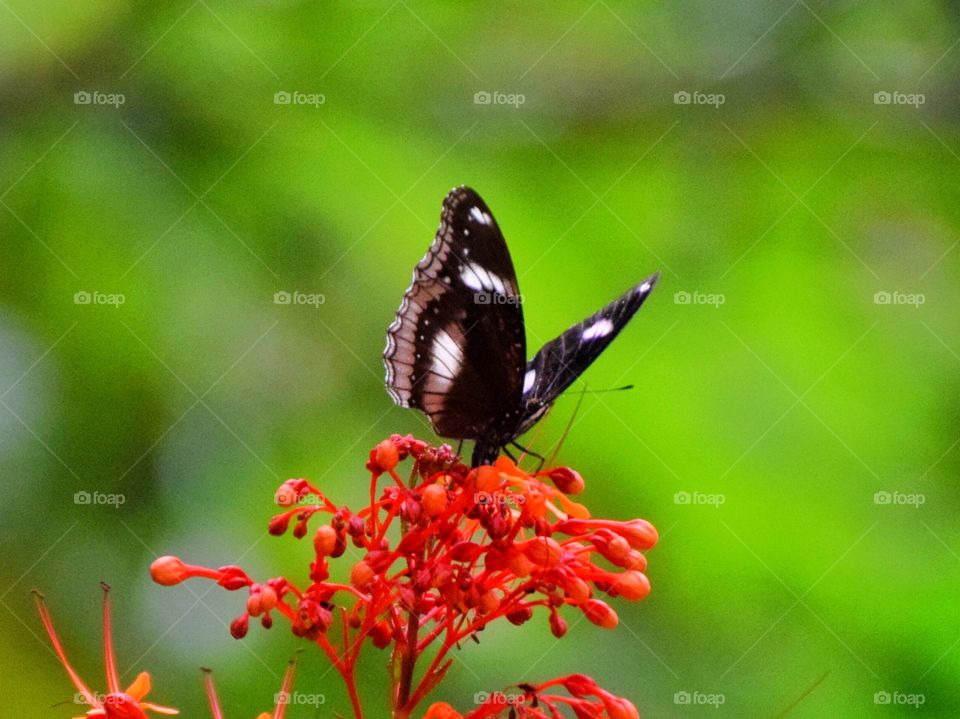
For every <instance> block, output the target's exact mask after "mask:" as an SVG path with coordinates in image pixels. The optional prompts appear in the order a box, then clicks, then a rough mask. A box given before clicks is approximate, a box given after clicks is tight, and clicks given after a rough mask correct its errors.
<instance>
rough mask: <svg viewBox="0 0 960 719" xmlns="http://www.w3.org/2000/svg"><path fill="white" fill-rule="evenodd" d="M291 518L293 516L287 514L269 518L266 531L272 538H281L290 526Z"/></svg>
mask: <svg viewBox="0 0 960 719" xmlns="http://www.w3.org/2000/svg"><path fill="white" fill-rule="evenodd" d="M292 517H293V515H292V514H290V513H288V512H284V513H283V514H278V515H276V516H274V517H271V518H270V524H269V525H267V531H268V532H270V534H272V535H273V536H274V537H279V536H281V535H282V534H284V533H285V532H286V531H287V527H288V526H290V519H291V518H292Z"/></svg>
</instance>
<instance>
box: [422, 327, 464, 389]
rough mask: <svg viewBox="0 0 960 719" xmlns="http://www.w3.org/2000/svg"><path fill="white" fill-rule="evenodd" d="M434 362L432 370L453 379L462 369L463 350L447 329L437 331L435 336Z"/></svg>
mask: <svg viewBox="0 0 960 719" xmlns="http://www.w3.org/2000/svg"><path fill="white" fill-rule="evenodd" d="M432 354H433V363H432V364H431V367H430V370H431V371H432V372H434V373H436V374H438V375H440V376H442V377H446V378H447V379H453V378H454V376H455V375H456V374H457V373H458V372H459V371H460V365H461V363H462V362H463V350H462V349H461V348H460V345H458V344H457V343H456V342H454V340H453V338H452V337H451V336H450V335H449V334H447V332H446V331H445V330H440V331H439V332H437V336H436V337H434V338H433V347H432Z"/></svg>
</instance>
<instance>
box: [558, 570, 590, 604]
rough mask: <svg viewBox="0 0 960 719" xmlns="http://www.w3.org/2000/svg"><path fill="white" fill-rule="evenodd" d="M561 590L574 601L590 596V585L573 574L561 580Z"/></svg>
mask: <svg viewBox="0 0 960 719" xmlns="http://www.w3.org/2000/svg"><path fill="white" fill-rule="evenodd" d="M563 592H564V594H566V595H567V597H568V598H569V599H572V600H573V601H574V602H584V601H586V600H587V599H589V598H590V585H589V584H587V583H586V582H585V581H583V580H582V579H580V577H576V576H573V577H570V578H568V579H566V580H565V581H564V582H563Z"/></svg>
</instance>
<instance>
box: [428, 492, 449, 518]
mask: <svg viewBox="0 0 960 719" xmlns="http://www.w3.org/2000/svg"><path fill="white" fill-rule="evenodd" d="M423 508H424V510H425V511H426V513H427V516H428V517H438V516H440V514H442V513H443V510H445V509H446V508H447V490H446V488H445V487H443V486H442V485H439V484H428V485H427V486H426V487H424V488H423Z"/></svg>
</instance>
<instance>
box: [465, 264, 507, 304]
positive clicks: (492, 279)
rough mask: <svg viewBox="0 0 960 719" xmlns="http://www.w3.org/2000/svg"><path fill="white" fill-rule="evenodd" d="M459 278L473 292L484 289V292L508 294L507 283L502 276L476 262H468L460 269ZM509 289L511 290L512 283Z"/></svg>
mask: <svg viewBox="0 0 960 719" xmlns="http://www.w3.org/2000/svg"><path fill="white" fill-rule="evenodd" d="M460 279H462V280H463V283H464V284H465V285H466V286H467V287H469V288H470V289H471V290H473V291H474V292H480V291H481V290H484V291H486V292H496V293H498V294H501V295H504V296H509V295H510V294H512V292H508V288H507V283H506V282H504V281H503V278H502V277H500V276H499V275H497V274H494V273H493V272H490V271H488V270H486V269H484V268H483V267H481V266H480V265H478V264H477V263H476V262H468V263H467V264H465V265H464V266H463V268H462V269H461V270H460ZM510 289H511V290H512V283H511V287H510Z"/></svg>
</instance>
